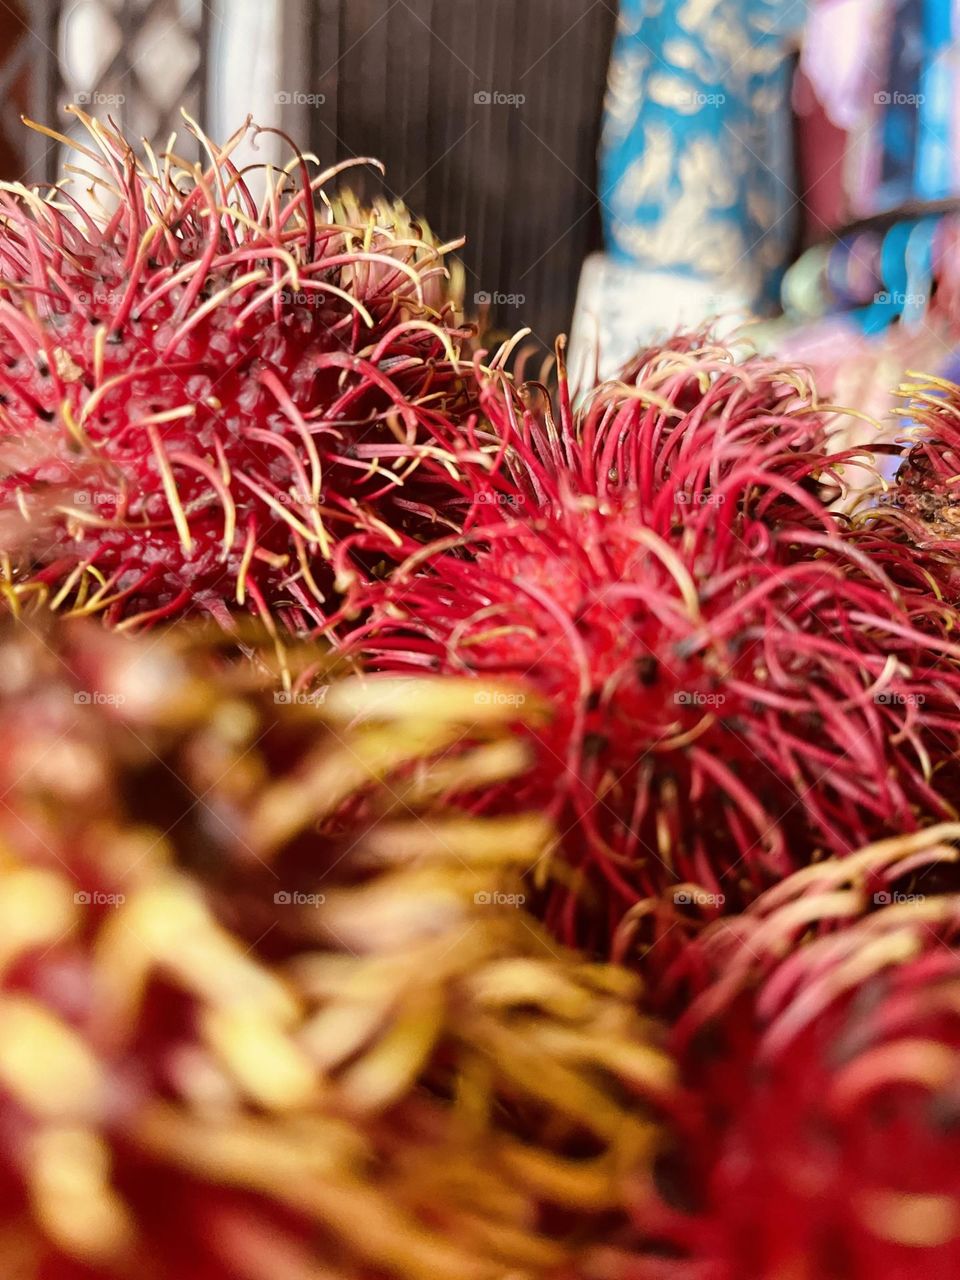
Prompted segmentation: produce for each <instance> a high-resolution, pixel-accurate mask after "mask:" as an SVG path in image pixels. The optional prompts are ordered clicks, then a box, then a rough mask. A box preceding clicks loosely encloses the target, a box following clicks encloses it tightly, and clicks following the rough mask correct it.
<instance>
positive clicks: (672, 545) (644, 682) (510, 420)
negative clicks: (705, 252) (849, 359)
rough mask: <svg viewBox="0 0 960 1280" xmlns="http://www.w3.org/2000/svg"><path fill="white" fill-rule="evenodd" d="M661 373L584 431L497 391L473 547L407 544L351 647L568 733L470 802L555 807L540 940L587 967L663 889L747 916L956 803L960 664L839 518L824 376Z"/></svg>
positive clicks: (541, 395) (485, 440)
mask: <svg viewBox="0 0 960 1280" xmlns="http://www.w3.org/2000/svg"><path fill="white" fill-rule="evenodd" d="M718 366H719V367H718ZM641 374H642V376H638V378H637V381H636V384H635V385H633V386H631V387H630V388H624V386H623V385H621V384H613V385H612V386H608V387H604V388H600V389H599V390H598V391H596V392H595V393H594V394H593V396H592V397H590V398H589V399H588V401H587V403H586V406H585V408H584V409H583V410H582V411H580V412H579V413H573V412H572V411H571V409H570V405H569V401H568V399H567V398H566V394H565V387H564V386H563V384H562V383H561V393H560V420H559V423H557V422H555V420H554V416H553V412H552V409H551V408H550V406H549V403H548V401H547V400H546V396H545V392H544V391H543V390H542V389H541V388H531V387H526V388H521V389H520V391H519V392H516V393H515V392H514V391H513V390H512V388H511V387H510V386H509V385H508V384H507V383H505V382H503V381H502V380H497V381H496V382H495V383H490V384H488V385H487V386H486V388H485V390H484V392H483V396H482V403H483V409H484V412H485V415H486V418H485V422H486V425H482V424H481V425H475V426H474V427H473V428H470V429H467V430H465V432H464V443H463V445H462V448H461V451H460V455H459V457H458V466H459V467H460V468H461V474H462V476H463V491H464V494H467V493H468V492H472V494H473V497H472V506H471V509H470V510H469V512H467V513H466V514H465V516H464V529H465V532H464V534H463V536H462V537H461V538H459V539H454V538H450V539H447V540H445V541H441V542H438V543H436V544H434V545H433V546H432V547H417V548H416V549H414V548H413V544H410V545H409V550H410V557H409V560H408V561H407V562H406V563H405V564H404V565H402V566H401V567H400V568H399V569H398V570H397V571H395V572H394V573H393V574H392V575H391V576H390V578H389V579H388V580H387V581H386V582H385V583H382V584H377V585H376V586H374V587H372V588H371V589H370V590H369V592H368V593H367V594H366V597H361V598H360V602H361V603H362V604H363V605H365V607H366V608H367V611H368V612H367V616H366V617H365V619H364V620H363V622H362V623H361V624H360V625H359V626H357V627H356V628H355V629H354V630H353V632H352V634H351V635H349V636H347V637H346V639H345V642H344V644H345V647H346V648H347V649H348V650H349V651H352V652H354V653H358V654H360V655H361V656H362V659H363V662H364V664H365V665H366V666H367V667H368V668H369V669H371V670H373V671H380V672H390V673H394V674H396V673H399V672H408V673H414V672H448V673H453V674H458V675H467V676H474V677H478V678H480V679H507V680H516V681H523V682H525V683H526V685H527V687H528V689H529V690H530V691H531V692H532V693H534V694H535V695H536V696H537V697H538V698H539V699H540V700H541V701H543V702H544V703H546V704H547V705H548V706H549V707H550V708H551V709H552V718H551V719H550V721H549V723H548V724H546V725H545V726H542V727H541V726H538V725H536V724H535V723H528V724H526V725H524V726H523V728H522V730H521V732H523V733H524V734H526V735H527V736H528V737H529V738H530V739H531V740H532V742H533V744H534V747H535V751H536V754H537V757H538V766H537V768H536V769H535V770H533V771H532V772H531V773H530V774H528V775H525V776H524V778H523V779H522V780H521V784H520V785H519V786H518V785H516V784H513V783H511V784H509V785H508V786H506V787H504V788H500V789H495V788H488V789H485V790H484V791H483V793H482V794H481V795H478V796H477V797H476V798H475V799H476V804H477V805H478V807H479V808H480V809H483V810H484V811H485V812H495V811H497V810H498V808H499V807H500V806H504V807H506V808H507V809H509V807H510V806H511V805H513V804H519V805H520V806H521V807H531V806H534V805H537V804H539V805H542V806H543V807H544V809H545V811H546V812H547V814H548V815H549V816H550V817H551V820H552V821H554V822H555V823H556V825H557V827H558V829H559V831H560V832H561V833H563V834H562V845H561V848H560V850H559V856H557V857H555V858H553V859H552V861H551V866H550V869H551V870H552V871H553V872H555V876H554V878H553V882H552V887H550V888H549V890H548V893H549V900H548V902H547V903H546V905H545V906H544V913H545V919H546V920H547V922H548V923H549V925H550V926H551V928H553V929H554V930H555V931H556V932H557V933H558V934H559V935H560V936H561V937H563V938H564V939H565V940H568V941H572V940H574V939H576V940H577V941H579V942H581V943H582V944H583V945H585V946H589V947H593V946H596V945H600V946H603V945H606V942H607V941H608V940H609V936H610V932H611V931H612V930H613V929H614V928H615V927H616V925H617V923H618V921H619V920H620V918H621V917H622V915H623V913H624V912H625V911H626V910H628V909H629V908H630V907H631V906H632V905H633V904H634V903H636V902H637V901H640V900H643V899H644V898H646V897H647V896H649V895H651V894H653V895H658V894H659V893H660V892H662V891H663V890H664V888H666V887H668V886H671V885H681V884H683V883H685V882H688V881H689V882H692V883H693V884H694V885H695V886H698V887H699V890H700V891H701V892H702V893H705V894H708V895H710V897H711V899H712V900H713V901H714V902H715V903H716V904H718V905H723V904H727V905H728V906H729V907H730V908H733V907H734V906H735V905H736V903H737V902H742V901H744V900H747V899H749V898H750V897H751V896H753V895H754V894H756V893H757V892H759V891H760V890H761V889H763V888H764V887H766V886H767V885H769V884H771V883H773V882H774V881H776V880H778V879H779V878H781V877H782V876H783V875H785V874H787V873H788V872H790V871H791V870H793V869H795V868H796V867H798V866H801V865H803V864H804V863H806V862H807V861H808V860H810V859H811V858H816V857H820V856H823V855H824V854H828V853H833V852H844V851H848V850H851V849H855V848H858V847H860V846H861V845H862V844H864V843H866V842H867V841H869V840H870V839H872V838H875V837H878V836H881V835H883V834H886V833H889V832H893V831H898V830H912V829H914V828H915V827H916V826H917V825H918V823H921V822H922V821H924V820H925V819H936V818H943V817H950V816H952V815H953V814H954V812H955V809H954V804H955V802H956V800H957V798H958V796H960V790H958V775H957V765H956V756H957V751H958V748H960V667H958V658H960V649H958V647H957V646H956V644H955V643H954V642H953V640H952V637H951V636H950V635H949V634H948V631H949V626H948V621H947V620H945V618H944V616H943V611H942V609H941V607H940V605H939V603H938V601H937V599H936V598H935V597H934V596H933V595H932V593H929V592H924V591H921V590H918V589H917V590H910V591H908V590H907V589H905V588H899V587H897V586H895V585H894V583H893V582H892V581H891V579H890V577H889V576H888V575H887V574H886V573H885V572H884V570H883V567H882V557H881V556H880V555H879V552H878V557H877V559H878V561H879V563H874V562H873V561H871V560H870V559H868V557H867V556H866V555H865V554H864V553H863V552H862V551H861V550H860V548H859V546H858V544H857V542H856V540H855V539H854V538H853V537H851V536H848V534H847V530H846V525H845V522H844V521H843V520H842V519H841V518H839V517H838V516H836V515H834V514H833V512H832V511H831V510H830V509H829V507H828V506H827V505H826V504H825V503H824V501H823V496H824V495H823V493H822V492H821V488H822V487H824V486H826V488H827V489H828V490H829V491H832V490H833V489H834V488H836V487H837V484H838V483H839V480H840V478H841V474H842V468H843V467H845V466H847V465H855V464H856V462H857V455H851V454H847V453H841V454H831V453H830V452H829V450H828V449H827V448H826V444H825V440H824V428H823V424H822V421H821V418H820V416H819V415H818V413H817V411H816V404H815V400H814V397H813V393H812V391H811V390H810V389H809V388H806V386H805V384H804V383H803V381H802V377H801V375H800V374H799V373H798V372H796V371H792V372H791V371H787V372H784V371H782V370H780V369H778V368H777V367H776V366H773V365H771V364H770V363H769V362H764V361H754V362H748V363H747V365H745V366H743V367H740V366H737V365H735V364H733V363H731V362H729V361H726V362H720V361H718V360H717V359H716V358H715V357H714V356H713V355H708V356H707V357H705V361H704V365H703V367H702V368H701V366H700V365H699V364H698V355H697V353H696V352H692V353H686V352H681V353H679V354H674V355H672V356H671V355H670V354H669V353H662V352H661V353H660V354H659V355H658V356H657V357H656V358H655V359H651V360H650V361H648V362H647V364H646V365H645V366H644V370H643V371H641ZM878 537H879V535H878ZM889 549H890V550H891V554H892V553H893V552H894V551H896V548H893V547H892V548H889ZM545 869H546V864H544V866H543V867H542V868H541V872H543V871H545Z"/></svg>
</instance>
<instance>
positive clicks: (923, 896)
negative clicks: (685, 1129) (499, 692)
mask: <svg viewBox="0 0 960 1280" xmlns="http://www.w3.org/2000/svg"><path fill="white" fill-rule="evenodd" d="M958 837H960V827H958V826H957V825H956V824H949V825H946V826H941V827H938V828H934V829H931V830H930V831H928V832H921V833H917V834H915V835H913V836H910V837H902V838H894V839H891V840H888V841H885V842H882V843H880V844H877V845H874V846H871V847H870V848H868V849H866V850H863V851H861V852H860V853H857V854H854V855H850V856H848V857H847V858H844V859H833V860H830V861H827V862H824V863H822V864H820V865H819V866H817V867H811V868H808V869H806V870H804V871H801V872H799V873H797V874H796V875H794V876H792V877H790V878H788V879H787V880H786V881H784V882H783V883H782V884H780V885H778V886H777V887H776V888H775V889H772V890H771V891H769V893H768V894H766V895H764V896H763V897H761V898H760V899H758V900H757V901H756V902H755V903H754V904H753V905H752V906H751V907H750V908H749V909H748V910H747V911H746V912H745V913H744V915H742V916H739V917H734V918H732V919H726V920H722V921H716V922H714V923H713V924H710V925H708V926H707V927H706V929H705V930H704V931H703V933H702V934H701V935H700V936H698V937H696V938H694V939H693V940H692V941H689V942H687V943H686V944H685V945H683V946H681V947H680V948H679V949H677V954H675V956H674V959H673V963H672V965H670V966H667V967H666V968H665V967H664V966H663V965H662V963H661V962H659V961H656V960H655V958H654V957H653V956H651V957H650V961H651V962H652V963H656V964H657V966H658V970H659V972H660V978H661V985H660V987H659V988H658V991H659V995H660V998H661V1001H662V1002H663V1003H664V1004H666V1003H669V1001H670V1000H671V999H676V1000H677V1002H678V1007H679V1008H681V1009H682V1010H683V1012H681V1014H680V1016H679V1019H678V1021H677V1023H676V1027H675V1030H674V1034H673V1037H672V1040H671V1045H672V1048H673V1050H674V1052H675V1054H676V1055H677V1057H678V1059H679V1061H680V1063H681V1069H682V1072H683V1075H684V1080H685V1083H686V1084H687V1085H688V1087H690V1088H691V1090H692V1091H693V1092H694V1093H696V1094H697V1095H698V1096H699V1097H700V1099H701V1105H700V1107H699V1110H700V1111H701V1113H702V1116H703V1121H704V1127H703V1137H702V1139H701V1142H700V1143H699V1145H698V1146H697V1148H696V1151H695V1155H694V1158H693V1161H692V1162H691V1169H692V1168H693V1166H694V1165H695V1166H696V1173H695V1175H694V1177H693V1181H694V1182H697V1181H698V1179H699V1186H698V1189H697V1190H696V1191H694V1192H693V1193H692V1199H693V1200H694V1201H695V1202H696V1203H698V1204H699V1206H700V1210H699V1212H698V1213H697V1214H696V1215H690V1216H687V1217H686V1218H684V1217H683V1215H680V1217H679V1219H678V1222H677V1223H676V1224H675V1226H676V1232H675V1236H674V1240H675V1243H676V1244H677V1245H678V1247H679V1249H680V1251H681V1253H682V1254H683V1256H684V1257H686V1258H689V1259H691V1260H692V1261H693V1262H696V1263H697V1264H698V1265H699V1266H700V1267H702V1274H703V1275H705V1276H706V1275H709V1276H710V1277H716V1280H739V1278H740V1277H742V1276H747V1275H749V1276H751V1277H755V1278H756V1280H767V1278H769V1280H774V1277H781V1276H786V1275H790V1276H797V1277H804V1278H805V1280H806V1278H807V1277H809V1280H814V1277H817V1280H821V1278H826V1277H836V1278H837V1280H841V1278H842V1280H860V1278H861V1277H862V1278H863V1280H867V1278H868V1277H874V1276H875V1277H882V1278H883V1280H907V1278H908V1277H911V1276H919V1275H922V1276H923V1277H924V1280H947V1278H948V1277H952V1276H955V1275H956V1274H957V1269H958V1267H960V1173H958V1171H960V1139H958V1134H957V1116H958V1105H960V1021H958V1008H960V1004H958V996H960V962H958V956H957V949H956V947H957V937H958V927H960V897H958V895H957V894H956V893H955V892H946V893H938V892H937V891H936V890H937V881H938V879H943V878H945V879H947V880H948V881H951V880H952V883H953V884H954V886H955V885H956V860H957V847H956V841H957V839H958ZM693 1274H697V1275H699V1274H701V1271H700V1270H698V1269H696V1267H695V1268H694V1270H693Z"/></svg>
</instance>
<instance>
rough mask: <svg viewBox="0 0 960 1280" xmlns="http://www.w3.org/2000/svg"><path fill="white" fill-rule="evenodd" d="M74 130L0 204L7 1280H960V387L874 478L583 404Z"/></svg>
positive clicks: (703, 350)
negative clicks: (43, 173)
mask: <svg viewBox="0 0 960 1280" xmlns="http://www.w3.org/2000/svg"><path fill="white" fill-rule="evenodd" d="M78 114H79V113H78ZM80 118H81V120H82V122H83V123H84V124H85V126H86V128H87V130H88V132H89V136H90V145H89V146H87V145H86V144H85V143H84V144H83V145H81V147H80V151H81V154H82V157H83V164H82V166H81V167H80V168H79V169H76V170H74V171H73V177H74V178H77V177H80V178H82V179H83V180H84V181H86V182H88V183H89V184H90V187H89V190H88V191H87V192H86V194H83V193H82V192H81V193H78V192H77V191H75V190H74V189H73V188H72V187H71V184H70V182H68V181H66V180H65V181H64V182H63V183H61V184H59V185H58V186H57V187H55V188H54V189H52V190H50V191H43V190H32V189H27V188H25V187H22V186H17V185H11V184H7V185H5V186H0V207H2V215H3V217H2V224H0V264H2V266H0V587H2V594H3V598H4V600H5V602H6V604H7V609H6V615H7V616H5V617H4V618H2V619H0V1133H2V1135H3V1138H4V1142H3V1148H2V1155H0V1189H2V1191H3V1208H2V1213H0V1270H2V1273H3V1275H4V1276H7V1275H9V1276H11V1277H16V1280H435V1277H437V1276H438V1275H446V1276H450V1277H455V1278H456V1280H787V1278H788V1277H789V1280H907V1277H914V1276H923V1277H924V1280H954V1277H955V1276H956V1275H957V1273H958V1268H960V1181H958V1174H957V1171H958V1170H960V1128H958V1125H957V1117H958V1115H960V1026H958V1022H957V1014H958V1010H960V966H958V961H957V944H958V941H960V875H958V871H957V867H958V860H960V820H958V814H960V625H958V624H960V572H958V568H957V565H958V560H957V550H958V548H960V537H958V536H957V529H956V528H954V523H955V522H954V520H953V516H952V512H953V509H954V507H955V506H956V507H957V510H960V505H957V503H956V500H955V498H954V496H953V486H954V484H955V483H956V481H957V476H958V474H960V388H956V387H953V386H952V385H950V384H946V383H943V382H940V381H938V380H936V379H932V378H931V379H920V378H918V380H917V381H916V382H915V383H914V384H912V385H911V387H910V388H908V389H907V395H908V399H909V403H908V405H907V411H908V414H909V416H910V417H911V419H912V425H911V433H910V437H909V440H908V444H907V449H906V451H905V455H904V458H903V459H902V460H901V464H900V466H899V470H898V472H897V474H896V476H895V478H894V479H893V480H892V481H890V480H884V479H881V478H880V474H881V473H880V469H879V468H878V467H877V463H876V459H875V458H874V457H873V456H872V455H871V454H870V452H869V451H868V450H866V449H864V448H859V449H841V448H839V447H837V446H836V445H835V444H834V436H833V424H834V415H835V412H836V410H835V408H834V407H833V406H830V405H827V404H824V403H822V402H821V400H820V398H819V397H818V394H817V390H816V387H815V385H814V383H813V381H812V379H811V377H810V375H809V374H808V373H806V372H805V371H804V370H802V369H800V368H796V367H793V366H790V365H784V364H781V363H779V362H777V361H775V360H772V359H769V358H761V357H759V356H757V355H753V354H749V353H747V352H743V351H734V350H731V349H728V348H725V347H720V346H718V345H716V344H715V343H714V342H713V341H712V340H711V339H710V338H709V336H707V335H704V334H698V333H692V334H681V335H677V336H676V337H674V338H672V339H670V340H668V341H666V342H664V343H663V344H662V345H660V346H656V347H651V348H650V349H648V350H645V351H643V352H641V353H640V354H639V355H638V356H637V358H636V359H635V360H634V361H632V362H631V364H630V365H629V366H628V367H627V368H626V369H624V370H623V372H622V374H621V376H620V377H619V378H618V379H615V380H613V381H610V382H607V383H603V384H600V385H597V386H595V387H592V388H589V389H588V390H587V391H586V392H584V393H583V394H582V395H581V396H580V397H579V398H578V399H577V400H576V401H574V400H573V398H572V397H571V393H570V389H569V386H568V383H567V377H566V372H565V368H564V358H563V357H564V349H563V342H562V340H561V341H560V342H559V343H558V345H557V362H556V379H555V382H556V385H555V386H554V387H553V388H549V387H548V386H547V385H546V384H544V383H541V382H520V381H519V376H512V375H511V374H510V372H509V371H508V365H509V363H510V357H511V354H512V352H513V351H514V350H515V349H516V345H517V342H518V341H519V339H518V340H515V341H514V342H513V343H507V344H505V346H504V347H503V348H501V350H500V351H499V352H496V353H494V354H493V356H492V358H491V357H489V356H488V354H487V353H485V352H482V351H476V350H473V349H472V346H473V344H472V341H471V338H472V333H471V330H470V327H469V326H467V325H464V324H462V323H461V322H460V321H461V317H460V315H459V310H458V308H459V299H458V290H457V284H456V275H457V270H456V267H455V266H450V267H448V266H446V265H445V258H446V256H447V255H448V253H449V252H450V251H451V250H453V249H454V248H455V243H456V242H454V243H450V244H442V243H440V242H439V241H437V240H436V239H434V237H433V236H432V235H431V233H430V232H429V231H428V229H427V228H426V227H425V226H423V225H422V224H419V223H418V222H417V221H416V220H415V219H414V218H413V217H412V215H410V214H409V213H408V212H407V211H406V210H405V209H403V208H402V207H401V206H400V205H397V204H393V205H389V204H386V203H384V202H379V203H376V204H374V206H373V207H371V208H364V207H363V206H362V205H361V204H360V203H359V202H358V201H357V200H356V199H355V198H354V197H353V196H352V195H350V194H349V192H344V191H338V190H337V189H335V186H334V180H335V179H336V178H337V176H338V175H337V174H336V173H335V172H330V173H326V174H314V173H313V171H312V169H311V164H312V161H311V159H310V157H308V156H304V155H302V154H300V152H298V151H297V149H296V148H295V147H293V146H292V144H291V160H290V163H289V164H288V165H287V166H286V167H285V168H283V169H282V170H280V171H279V172H274V171H271V170H270V169H269V168H266V169H265V171H264V172H263V173H262V174H260V175H259V176H258V175H256V174H251V173H250V172H247V171H241V170H240V169H239V168H238V167H237V164H236V163H235V161H234V159H233V156H234V155H235V153H236V149H237V146H238V144H239V141H240V138H241V136H242V133H241V134H238V135H235V137H234V138H232V139H231V140H230V141H229V142H228V143H227V144H225V145H224V146H222V147H220V146H217V145H215V144H214V143H212V142H211V141H210V140H209V139H208V138H206V137H205V136H204V135H203V134H202V132H201V131H200V130H199V128H198V127H197V126H195V125H193V123H192V122H190V121H188V127H189V128H190V131H191V132H192V133H193V134H194V135H195V138H196V139H197V140H198V142H199V144H200V148H201V154H202V155H203V156H204V160H203V162H202V163H198V164H192V163H188V162H186V161H184V160H182V159H179V158H178V157H177V156H176V154H175V153H174V152H173V150H172V148H171V151H170V153H169V154H164V155H159V156H157V155H154V154H153V153H152V152H151V151H149V149H148V150H147V151H146V153H145V155H141V156H138V155H137V154H136V153H135V151H134V149H133V148H132V147H131V146H130V145H129V144H128V143H127V141H126V140H125V139H124V138H123V137H122V136H121V135H120V134H119V133H118V132H117V131H116V129H115V128H114V127H113V126H112V125H106V124H103V123H100V122H97V121H94V120H92V119H89V118H88V117H85V116H82V115H81V117H80ZM248 127H249V126H248ZM48 132H51V136H53V137H56V138H59V135H58V134H54V133H52V131H48ZM255 191H256V192H257V194H256V195H255V194H254V192H255ZM958 528H960V526H958ZM251 614H252V615H254V616H251ZM120 633H123V634H120Z"/></svg>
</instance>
